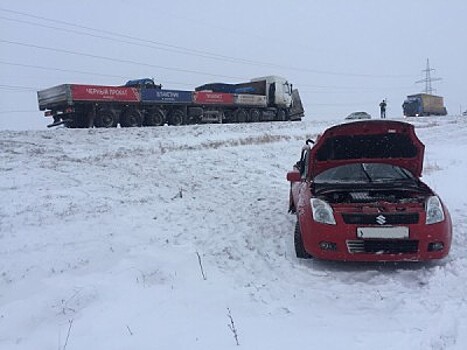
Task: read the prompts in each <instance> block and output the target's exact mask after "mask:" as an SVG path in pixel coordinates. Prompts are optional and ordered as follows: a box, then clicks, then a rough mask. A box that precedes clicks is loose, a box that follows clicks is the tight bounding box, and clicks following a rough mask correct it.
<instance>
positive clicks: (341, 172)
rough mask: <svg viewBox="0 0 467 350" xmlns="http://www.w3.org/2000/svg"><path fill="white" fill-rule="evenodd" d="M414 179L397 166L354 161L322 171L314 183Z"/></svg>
mask: <svg viewBox="0 0 467 350" xmlns="http://www.w3.org/2000/svg"><path fill="white" fill-rule="evenodd" d="M406 180H414V177H413V175H412V174H411V173H410V172H409V171H407V170H405V169H403V168H401V167H398V166H394V165H390V164H382V163H355V164H347V165H342V166H338V167H335V168H331V169H328V170H326V171H323V172H322V173H321V174H319V175H317V176H316V177H315V182H316V183H374V182H392V181H406Z"/></svg>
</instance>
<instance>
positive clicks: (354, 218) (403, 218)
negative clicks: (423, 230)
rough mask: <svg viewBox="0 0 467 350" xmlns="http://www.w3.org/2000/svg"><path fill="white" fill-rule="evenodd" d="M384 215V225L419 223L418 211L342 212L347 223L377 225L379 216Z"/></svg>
mask: <svg viewBox="0 0 467 350" xmlns="http://www.w3.org/2000/svg"><path fill="white" fill-rule="evenodd" d="M381 216H384V225H400V224H405V225H408V224H416V223H418V217H419V215H418V213H397V214H385V213H377V214H342V218H343V219H344V222H345V223H346V224H356V225H375V224H377V223H379V222H378V217H381Z"/></svg>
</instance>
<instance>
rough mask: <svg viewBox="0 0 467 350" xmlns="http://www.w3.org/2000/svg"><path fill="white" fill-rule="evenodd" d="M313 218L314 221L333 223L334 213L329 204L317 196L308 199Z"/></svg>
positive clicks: (334, 221)
mask: <svg viewBox="0 0 467 350" xmlns="http://www.w3.org/2000/svg"><path fill="white" fill-rule="evenodd" d="M310 204H311V209H312V214H313V219H314V220H315V221H316V222H320V223H322V224H329V225H335V224H336V219H334V214H333V212H332V208H331V206H330V205H329V204H328V203H326V202H325V201H323V200H321V199H318V198H311V199H310Z"/></svg>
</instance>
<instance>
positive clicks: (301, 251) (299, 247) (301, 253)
mask: <svg viewBox="0 0 467 350" xmlns="http://www.w3.org/2000/svg"><path fill="white" fill-rule="evenodd" d="M293 238H294V240H293V241H294V246H295V255H296V256H297V258H299V259H311V258H312V256H311V255H310V254H308V253H307V251H306V250H305V247H304V246H303V240H302V233H301V232H300V223H299V222H298V220H297V223H296V224H295V232H294V237H293Z"/></svg>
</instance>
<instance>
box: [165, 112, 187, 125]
mask: <svg viewBox="0 0 467 350" xmlns="http://www.w3.org/2000/svg"><path fill="white" fill-rule="evenodd" d="M184 120H185V113H183V111H181V110H175V111H173V112H172V114H171V115H170V118H169V125H175V126H178V125H183V124H184Z"/></svg>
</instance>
